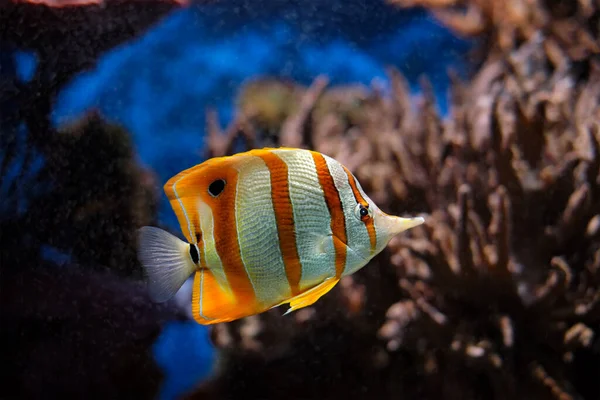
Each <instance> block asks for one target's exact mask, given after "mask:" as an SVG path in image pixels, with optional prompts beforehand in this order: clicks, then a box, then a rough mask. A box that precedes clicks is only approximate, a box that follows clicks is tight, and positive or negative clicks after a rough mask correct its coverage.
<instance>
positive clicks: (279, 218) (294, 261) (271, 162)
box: [256, 151, 302, 296]
mask: <svg viewBox="0 0 600 400" xmlns="http://www.w3.org/2000/svg"><path fill="white" fill-rule="evenodd" d="M256 155H257V156H259V157H260V158H262V159H263V161H264V162H265V164H266V165H267V168H269V172H270V175H271V199H272V201H273V209H274V211H275V220H276V222H277V232H278V234H279V248H280V249H281V255H282V257H283V263H284V265H285V274H286V276H287V280H288V283H289V284H290V290H291V292H292V296H295V295H297V294H298V293H300V278H301V277H302V265H301V264H300V257H299V255H298V247H297V246H296V231H295V225H294V211H293V209H292V200H291V198H290V188H289V181H288V167H287V164H286V163H285V161H283V160H282V159H281V158H279V157H278V156H277V155H276V154H274V153H272V152H270V151H260V152H257V153H256Z"/></svg>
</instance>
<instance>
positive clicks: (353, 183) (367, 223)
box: [343, 167, 377, 254]
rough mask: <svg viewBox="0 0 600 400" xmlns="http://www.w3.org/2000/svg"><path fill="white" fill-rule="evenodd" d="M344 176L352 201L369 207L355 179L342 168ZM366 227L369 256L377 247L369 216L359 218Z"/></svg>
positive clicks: (371, 220)
mask: <svg viewBox="0 0 600 400" xmlns="http://www.w3.org/2000/svg"><path fill="white" fill-rule="evenodd" d="M343 168H344V171H345V172H346V175H348V183H350V187H351V188H352V193H353V194H354V199H355V200H356V202H357V203H360V204H362V205H363V206H365V207H367V208H368V207H369V203H368V202H367V201H366V200H365V199H364V197H362V195H361V194H360V191H359V190H358V186H357V185H356V179H354V175H352V173H351V172H350V171H348V168H346V167H343ZM361 219H362V221H363V222H364V223H365V226H366V227H367V232H368V233H369V241H370V242H371V254H373V253H374V252H375V247H376V246H377V234H376V232H375V224H374V223H373V218H371V217H370V216H367V217H363V218H361Z"/></svg>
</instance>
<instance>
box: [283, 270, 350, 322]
mask: <svg viewBox="0 0 600 400" xmlns="http://www.w3.org/2000/svg"><path fill="white" fill-rule="evenodd" d="M339 281H340V280H339V279H338V278H329V279H326V280H325V281H323V282H322V283H320V284H319V285H317V286H315V287H313V288H311V289H309V290H307V291H305V292H303V293H300V294H299V295H297V296H294V297H292V298H291V299H290V300H286V301H285V303H290V309H289V310H287V311H286V312H285V313H284V314H283V315H286V314H289V313H291V312H292V311H296V310H298V309H300V308H304V307H308V306H310V305H312V304H314V303H315V302H316V301H317V300H319V298H320V297H321V296H323V295H324V294H325V293H327V292H329V291H330V290H331V289H333V287H334V286H335V285H336V284H337V283H338V282H339Z"/></svg>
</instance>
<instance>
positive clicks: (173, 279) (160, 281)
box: [138, 226, 196, 303]
mask: <svg viewBox="0 0 600 400" xmlns="http://www.w3.org/2000/svg"><path fill="white" fill-rule="evenodd" d="M138 239H139V242H138V259H139V260H140V262H141V263H142V265H143V267H144V270H145V272H146V275H147V277H148V290H149V292H150V296H151V297H152V299H153V300H154V301H156V302H158V303H162V302H165V301H167V300H169V299H170V298H171V297H173V296H174V295H175V293H177V291H178V290H179V289H180V288H181V286H183V284H184V283H185V281H186V280H187V278H189V277H190V275H191V274H192V273H193V272H194V270H195V269H196V265H195V264H194V263H193V262H192V259H191V256H190V253H189V244H187V243H186V242H184V241H183V240H181V239H179V238H178V237H176V236H173V235H171V234H170V233H169V232H167V231H164V230H162V229H160V228H155V227H152V226H144V227H142V228H140V229H139V230H138Z"/></svg>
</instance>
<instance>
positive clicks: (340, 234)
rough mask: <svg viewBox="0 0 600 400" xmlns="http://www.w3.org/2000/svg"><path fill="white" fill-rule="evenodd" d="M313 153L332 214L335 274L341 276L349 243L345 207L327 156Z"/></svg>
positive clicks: (320, 181)
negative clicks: (330, 170)
mask: <svg viewBox="0 0 600 400" xmlns="http://www.w3.org/2000/svg"><path fill="white" fill-rule="evenodd" d="M311 154H312V157H313V160H314V162H315V166H316V168H317V175H318V176H319V183H320V184H321V189H323V193H324V194H325V203H327V208H328V209H329V214H330V215H331V231H332V232H333V236H334V240H333V247H334V249H335V276H336V278H340V277H341V276H342V273H343V272H344V268H345V267H346V244H347V243H348V238H347V236H346V220H345V217H344V209H343V208H342V201H341V199H340V194H339V192H338V190H337V187H336V186H335V182H334V181H333V176H331V173H330V172H329V167H328V166H327V162H326V161H325V157H323V155H322V154H320V153H317V152H313V151H311ZM336 238H337V239H338V240H336Z"/></svg>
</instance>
